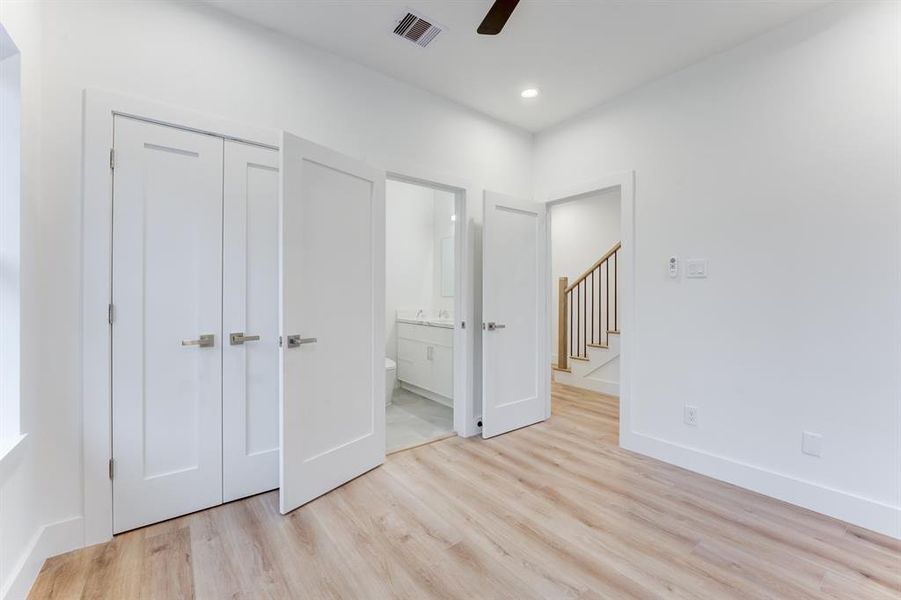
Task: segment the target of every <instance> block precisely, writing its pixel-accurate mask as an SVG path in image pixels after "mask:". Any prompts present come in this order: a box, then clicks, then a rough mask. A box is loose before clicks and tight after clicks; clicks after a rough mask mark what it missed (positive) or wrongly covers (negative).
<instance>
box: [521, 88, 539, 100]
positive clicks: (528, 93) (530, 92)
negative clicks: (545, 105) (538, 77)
mask: <svg viewBox="0 0 901 600" xmlns="http://www.w3.org/2000/svg"><path fill="white" fill-rule="evenodd" d="M519 95H520V96H522V97H523V98H537V97H538V89H537V88H528V89H525V90H523V91H522V92H520V94H519Z"/></svg>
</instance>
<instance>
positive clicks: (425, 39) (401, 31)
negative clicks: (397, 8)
mask: <svg viewBox="0 0 901 600" xmlns="http://www.w3.org/2000/svg"><path fill="white" fill-rule="evenodd" d="M442 31H444V27H442V26H441V25H438V24H436V23H432V22H431V21H428V20H426V19H423V18H422V17H420V16H419V15H415V14H413V13H411V12H408V13H407V14H406V15H404V17H403V18H402V19H400V20H399V21H398V22H397V27H395V28H394V35H399V36H400V37H402V38H405V39H408V40H410V41H411V42H413V43H415V44H418V45H420V46H422V47H423V48H425V47H426V46H428V45H429V42H431V41H432V40H434V39H435V36H437V35H438V34H439V33H441V32H442Z"/></svg>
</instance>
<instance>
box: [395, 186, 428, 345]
mask: <svg viewBox="0 0 901 600" xmlns="http://www.w3.org/2000/svg"><path fill="white" fill-rule="evenodd" d="M434 198H435V192H434V191H433V190H431V189H429V188H426V187H422V186H419V185H412V184H409V183H404V182H400V181H393V180H390V179H389V180H388V184H387V186H386V187H385V355H386V356H388V357H389V358H391V359H393V360H397V325H396V321H395V319H396V317H397V311H398V310H419V309H422V310H424V311H429V310H431V308H432V306H431V305H432V291H433V289H434V285H433V280H434V261H433V253H434V251H435V202H434Z"/></svg>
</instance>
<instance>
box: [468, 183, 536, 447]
mask: <svg viewBox="0 0 901 600" xmlns="http://www.w3.org/2000/svg"><path fill="white" fill-rule="evenodd" d="M484 211H485V214H484V228H483V265H482V275H483V283H482V290H483V291H482V300H483V308H482V314H483V319H484V321H485V323H486V327H485V330H484V331H483V332H482V344H483V353H482V356H483V369H484V372H483V378H482V381H483V395H482V398H483V400H482V436H483V437H486V438H487V437H491V436H494V435H498V434H500V433H505V432H507V431H511V430H513V429H517V428H519V427H524V426H526V425H531V424H532V423H536V422H538V421H542V420H544V419H546V418H547V417H548V416H550V414H549V413H550V410H549V409H550V387H549V385H550V384H549V373H548V371H549V369H550V366H549V365H550V362H549V358H548V356H547V339H546V337H547V295H548V287H547V281H548V280H549V277H550V276H549V275H548V274H547V231H546V212H545V211H546V208H545V206H544V205H543V204H537V203H532V202H527V201H523V200H517V199H514V198H509V197H507V196H503V195H500V194H495V193H492V192H485V203H484Z"/></svg>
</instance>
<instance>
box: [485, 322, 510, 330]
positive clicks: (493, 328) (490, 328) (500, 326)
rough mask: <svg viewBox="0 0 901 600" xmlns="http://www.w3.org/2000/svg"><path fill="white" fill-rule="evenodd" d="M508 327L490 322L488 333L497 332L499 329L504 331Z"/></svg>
mask: <svg viewBox="0 0 901 600" xmlns="http://www.w3.org/2000/svg"><path fill="white" fill-rule="evenodd" d="M506 327H507V326H506V325H504V324H503V323H495V322H494V321H488V331H495V330H497V329H504V328H506Z"/></svg>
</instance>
